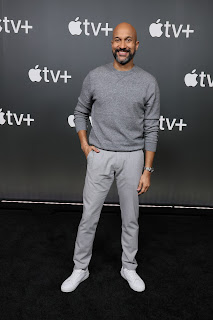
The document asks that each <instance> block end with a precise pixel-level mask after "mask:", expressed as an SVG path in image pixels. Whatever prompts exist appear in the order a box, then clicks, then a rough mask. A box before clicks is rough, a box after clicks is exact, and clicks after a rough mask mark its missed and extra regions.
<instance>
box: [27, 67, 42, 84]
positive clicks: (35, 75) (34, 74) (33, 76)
mask: <svg viewBox="0 0 213 320" xmlns="http://www.w3.org/2000/svg"><path fill="white" fill-rule="evenodd" d="M40 72H41V69H38V65H37V66H35V69H30V70H29V72H28V75H29V78H30V80H31V81H32V82H40V81H41V79H42V77H41V75H40Z"/></svg>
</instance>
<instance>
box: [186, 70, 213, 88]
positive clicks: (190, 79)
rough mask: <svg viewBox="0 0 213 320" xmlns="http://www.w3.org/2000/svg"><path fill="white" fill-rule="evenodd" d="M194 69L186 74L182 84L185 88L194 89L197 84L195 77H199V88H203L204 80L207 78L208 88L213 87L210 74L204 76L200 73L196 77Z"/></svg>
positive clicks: (203, 73) (202, 72)
mask: <svg viewBox="0 0 213 320" xmlns="http://www.w3.org/2000/svg"><path fill="white" fill-rule="evenodd" d="M195 71H196V69H194V70H193V71H192V72H191V73H187V74H186V75H185V77H184V82H185V85H186V86H187V87H196V85H197V84H198V81H197V77H200V86H201V87H205V86H206V85H205V83H204V78H205V77H206V78H207V82H208V85H209V87H210V88H212V87H213V80H212V79H211V75H210V74H205V72H204V71H201V73H200V74H199V75H198V74H197V73H195Z"/></svg>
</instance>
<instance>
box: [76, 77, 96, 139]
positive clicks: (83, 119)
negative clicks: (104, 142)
mask: <svg viewBox="0 0 213 320" xmlns="http://www.w3.org/2000/svg"><path fill="white" fill-rule="evenodd" d="M92 104H93V101H92V90H91V82H90V72H89V73H88V74H87V76H86V77H85V79H84V81H83V84H82V88H81V93H80V96H79V97H78V102H77V105H76V107H75V110H74V123H75V129H76V132H77V133H78V131H80V130H87V127H88V119H89V115H90V114H91V108H92Z"/></svg>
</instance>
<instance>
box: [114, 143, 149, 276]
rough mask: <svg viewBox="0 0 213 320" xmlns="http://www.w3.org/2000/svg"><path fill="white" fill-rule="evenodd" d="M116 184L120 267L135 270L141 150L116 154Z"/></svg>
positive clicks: (141, 165) (141, 169) (142, 156)
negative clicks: (119, 220)
mask: <svg viewBox="0 0 213 320" xmlns="http://www.w3.org/2000/svg"><path fill="white" fill-rule="evenodd" d="M117 160H118V166H117V170H116V174H115V177H116V184H117V188H118V195H119V200H120V209H121V218H122V234H121V244H122V249H123V252H122V266H123V267H124V268H127V269H129V270H135V269H136V268H137V266H138V264H137V261H136V259H135V256H136V253H137V251H138V234H139V224H138V218H139V196H138V191H137V187H138V184H139V181H140V177H141V174H142V171H143V166H144V152H143V150H142V149H141V150H137V151H131V152H123V153H122V154H121V153H119V154H118V159H117Z"/></svg>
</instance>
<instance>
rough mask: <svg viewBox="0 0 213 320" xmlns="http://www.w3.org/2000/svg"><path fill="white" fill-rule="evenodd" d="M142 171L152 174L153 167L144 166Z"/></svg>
mask: <svg viewBox="0 0 213 320" xmlns="http://www.w3.org/2000/svg"><path fill="white" fill-rule="evenodd" d="M144 171H145V172H150V173H152V172H154V168H153V167H147V166H144Z"/></svg>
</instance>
